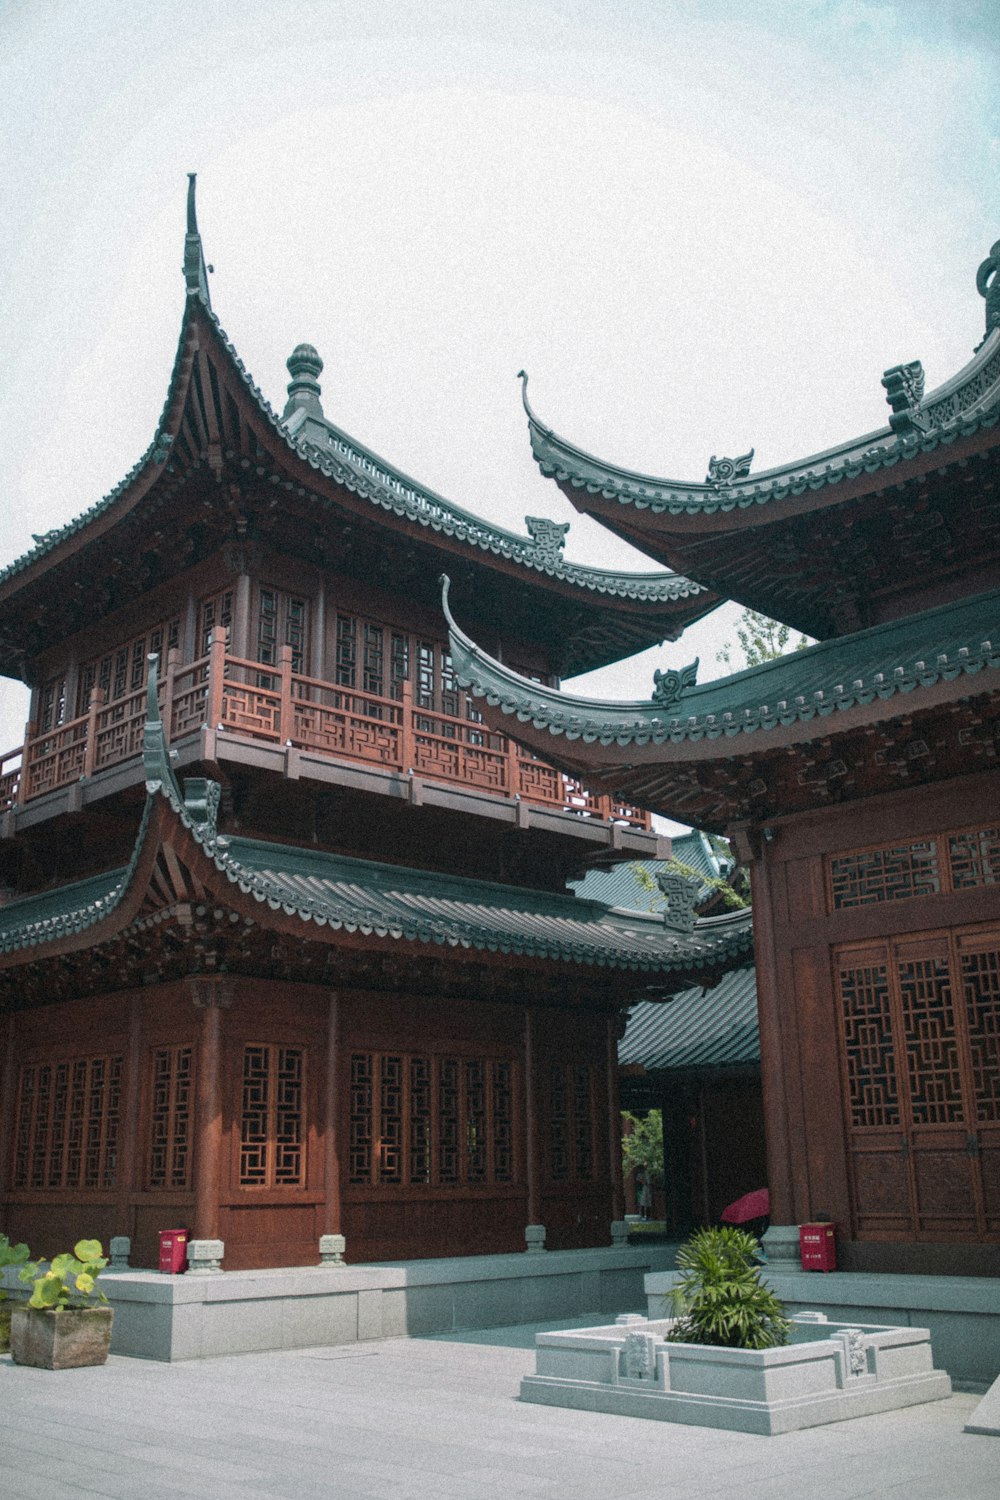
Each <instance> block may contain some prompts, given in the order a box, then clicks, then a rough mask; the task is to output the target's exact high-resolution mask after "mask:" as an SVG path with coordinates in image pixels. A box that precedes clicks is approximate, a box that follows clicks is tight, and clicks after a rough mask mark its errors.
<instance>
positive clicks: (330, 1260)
mask: <svg viewBox="0 0 1000 1500" xmlns="http://www.w3.org/2000/svg"><path fill="white" fill-rule="evenodd" d="M346 1249H347V1241H346V1239H345V1238H344V1236H343V1235H342V1234H321V1235H320V1237H319V1263H320V1265H321V1266H342V1265H343V1264H344V1251H345V1250H346Z"/></svg>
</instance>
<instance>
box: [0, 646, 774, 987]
mask: <svg viewBox="0 0 1000 1500" xmlns="http://www.w3.org/2000/svg"><path fill="white" fill-rule="evenodd" d="M147 702H148V704H149V709H148V722H147V726H146V740H145V748H144V762H145V769H146V776H147V781H146V789H147V798H146V808H145V812H144V815H143V821H142V827H141V829H140V833H139V837H138V839H137V841H136V845H135V850H134V852H133V856H132V861H131V863H130V864H129V865H128V866H127V867H126V869H124V870H117V871H112V872H110V873H109V874H107V875H106V876H99V877H95V879H93V880H89V881H85V882H83V883H82V884H77V885H73V886H67V887H64V888H63V889H62V890H59V891H50V892H46V893H45V895H44V896H30V897H26V898H24V899H22V900H19V901H12V902H10V903H9V904H8V905H6V906H4V907H0V951H2V952H8V953H9V952H13V951H17V950H22V949H32V950H36V951H37V950H41V955H40V956H44V948H45V946H46V944H48V943H50V942H52V941H55V940H57V939H59V938H64V937H66V936H69V935H71V934H73V933H79V932H82V931H84V930H85V929H86V928H88V927H92V926H93V925H95V924H96V923H97V922H99V921H102V920H104V919H105V918H106V917H108V916H109V915H111V914H112V913H113V911H114V909H115V907H116V906H117V905H118V904H119V903H120V902H121V900H122V899H123V897H124V896H125V894H126V892H127V891H128V889H129V886H130V883H131V881H132V878H133V876H134V873H135V870H136V867H137V865H138V861H139V856H140V852H141V851H142V848H143V845H144V843H145V840H146V838H147V837H148V836H150V833H149V830H150V825H151V813H152V809H153V808H154V806H155V805H156V803H157V799H161V798H162V799H165V800H166V802H167V803H168V804H169V806H170V808H171V809H172V811H173V813H174V815H175V817H176V818H177V820H178V822H179V823H180V824H181V825H182V826H183V828H184V830H185V831H186V832H187V833H188V834H190V836H191V837H192V838H193V839H194V840H195V841H196V842H197V843H198V844H200V845H201V848H202V850H203V852H204V854H205V856H206V858H207V859H209V860H210V861H211V862H212V863H213V864H214V866H215V869H216V871H217V872H218V874H219V876H220V877H224V879H225V880H226V881H229V882H230V883H231V884H233V885H235V886H236V887H238V889H239V890H240V891H242V892H243V893H244V894H245V895H248V896H252V897H253V899H254V901H256V902H258V903H259V904H260V905H261V907H266V908H270V909H271V910H273V911H280V912H282V913H284V914H285V915H287V916H292V917H298V918H300V919H301V921H302V923H303V936H304V937H305V936H308V930H307V926H308V924H310V923H311V924H313V925H314V926H315V927H317V928H324V927H329V928H330V929H331V930H333V931H341V930H342V931H345V932H351V933H355V932H361V933H364V934H366V935H372V936H375V937H377V938H390V939H404V940H406V941H409V942H420V943H428V944H434V945H437V946H442V947H453V948H457V947H462V948H470V949H476V950H479V951H483V952H490V953H513V954H523V955H527V956H529V957H533V958H543V959H550V960H553V961H556V962H561V963H567V962H569V963H582V964H587V965H596V966H598V967H601V968H610V969H625V970H638V971H643V972H648V973H653V974H667V973H672V972H685V971H687V972H690V971H692V970H694V971H697V970H699V969H702V968H705V967H706V966H711V967H718V966H719V965H720V964H728V963H730V962H739V961H740V960H744V961H745V959H746V957H747V956H748V954H749V953H750V952H751V950H752V941H753V939H752V934H751V926H750V914H749V912H748V911H740V912H734V913H730V914H727V915H726V916H723V917H713V918H708V919H705V920H703V921H701V922H697V923H696V925H695V929H694V931H693V933H691V934H690V935H678V934H677V933H674V932H671V931H668V929H667V928H666V927H665V925H664V923H663V920H662V918H660V917H658V916H654V915H652V914H647V913H641V912H634V911H617V910H615V909H614V908H612V907H609V906H607V905H606V904H604V903H602V902H597V901H585V900H580V899H579V898H578V897H576V896H568V895H559V894H552V893H550V892H545V891H531V890H524V889H522V888H521V887H518V886H504V885H495V884H492V883H490V882H487V881H481V880H471V879H468V878H465V877H461V876H455V875H442V874H437V873H433V872H429V871H425V870H413V869H408V868H405V867H403V866H399V865H388V864H382V863H378V862H375V861H372V860H361V859H350V858H345V857H341V856H339V855H333V854H324V853H319V852H317V851H315V850H310V849H300V848H295V847H292V846H287V845H281V844H271V843H265V842H263V841H261V840H255V839H244V838H235V837H234V838H225V837H223V836H220V835H217V834H216V832H215V828H214V823H213V822H211V821H210V822H208V823H205V822H199V821H198V820H197V819H196V818H195V816H194V815H193V812H192V811H190V810H189V809H188V808H187V807H186V806H185V804H184V802H183V801H182V800H181V795H180V792H179V789H178V786H177V783H176V780H175V778H174V776H173V772H172V770H171V768H170V764H169V760H168V758H167V752H166V749H165V746H164V744H163V736H162V726H160V724H159V713H158V710H157V708H156V674H155V670H153V671H151V673H150V685H149V688H148V693H147ZM220 886H221V881H220ZM262 916H263V913H262Z"/></svg>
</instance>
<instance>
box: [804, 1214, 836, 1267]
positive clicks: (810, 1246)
mask: <svg viewBox="0 0 1000 1500" xmlns="http://www.w3.org/2000/svg"><path fill="white" fill-rule="evenodd" d="M799 1255H800V1256H801V1259H802V1269H803V1271H835V1270H836V1269H837V1241H836V1231H835V1228H834V1226H833V1225H832V1224H800V1225H799Z"/></svg>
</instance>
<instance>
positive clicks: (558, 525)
mask: <svg viewBox="0 0 1000 1500" xmlns="http://www.w3.org/2000/svg"><path fill="white" fill-rule="evenodd" d="M524 524H525V526H527V528H528V532H529V535H530V536H531V540H532V544H533V545H532V548H531V551H532V553H533V554H534V556H535V557H536V558H537V559H538V561H539V562H541V563H547V564H550V565H551V564H554V563H558V562H559V561H560V559H561V557H562V550H563V548H564V547H565V545H566V534H567V532H568V531H569V527H570V523H569V522H568V521H550V520H548V519H547V518H546V517H545V516H525V518H524Z"/></svg>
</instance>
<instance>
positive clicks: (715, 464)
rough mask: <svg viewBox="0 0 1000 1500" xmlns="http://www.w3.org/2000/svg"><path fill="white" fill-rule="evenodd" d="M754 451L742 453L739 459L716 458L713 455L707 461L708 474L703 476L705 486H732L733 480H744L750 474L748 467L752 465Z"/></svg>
mask: <svg viewBox="0 0 1000 1500" xmlns="http://www.w3.org/2000/svg"><path fill="white" fill-rule="evenodd" d="M753 455H754V450H753V449H752V448H751V449H750V452H749V453H743V454H741V455H740V457H739V458H716V456H715V454H714V453H713V454H712V457H711V458H710V459H709V460H708V473H707V474H706V475H705V483H706V484H732V483H733V481H734V480H735V479H746V478H747V476H748V475H749V473H750V465H751V464H752V463H753Z"/></svg>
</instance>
